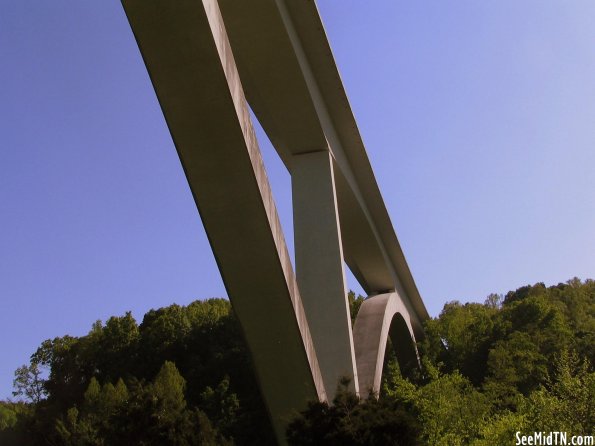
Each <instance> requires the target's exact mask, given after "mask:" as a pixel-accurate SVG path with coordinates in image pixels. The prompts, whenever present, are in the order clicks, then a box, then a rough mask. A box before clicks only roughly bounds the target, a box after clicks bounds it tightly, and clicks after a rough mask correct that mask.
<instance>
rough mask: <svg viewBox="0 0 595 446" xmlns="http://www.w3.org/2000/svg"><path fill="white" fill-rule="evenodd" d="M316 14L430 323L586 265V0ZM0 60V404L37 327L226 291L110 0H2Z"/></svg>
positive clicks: (53, 328) (281, 180)
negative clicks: (455, 308) (445, 311)
mask: <svg viewBox="0 0 595 446" xmlns="http://www.w3.org/2000/svg"><path fill="white" fill-rule="evenodd" d="M319 8H320V12H321V15H322V17H323V21H324V23H325V26H326V29H327V33H328V36H329V39H330V42H331V46H332V48H333V51H334V54H335V58H336V61H337V65H338V67H339V70H340V72H341V75H342V78H343V81H344V83H345V87H346V90H347V93H348V96H349V99H350V101H351V105H352V108H353V111H354V114H355V116H356V118H357V121H358V125H359V128H360V131H361V133H362V136H363V139H364V142H365V144H366V147H367V150H368V155H369V157H370V160H371V163H372V166H373V168H374V170H375V172H376V177H377V180H378V183H379V185H380V189H381V191H382V194H383V197H384V199H385V202H386V205H387V208H388V210H389V213H390V215H391V218H392V220H393V223H394V225H395V227H396V230H397V234H398V236H399V239H400V242H401V244H402V247H403V250H404V252H405V255H406V257H407V259H408V262H409V265H410V267H411V270H412V272H413V275H414V277H415V279H416V282H417V285H418V288H419V289H420V292H421V294H422V296H423V298H424V301H425V303H426V306H427V307H428V310H429V311H430V313H431V314H432V315H437V314H438V313H439V312H440V310H441V308H442V306H443V304H444V303H445V302H447V301H450V300H455V299H458V300H461V301H470V300H474V301H482V300H483V299H484V298H485V297H486V296H487V295H488V294H489V293H492V292H496V293H505V292H506V291H508V290H510V289H515V288H517V287H519V286H522V285H525V284H528V283H534V282H538V281H543V282H545V283H546V284H547V285H551V284H556V283H558V282H561V281H566V280H567V279H570V278H571V277H574V276H578V277H580V278H582V279H585V278H594V277H595V255H594V253H595V231H594V228H595V27H593V26H592V24H593V23H594V22H595V2H592V1H590V0H585V1H579V0H572V1H561V0H560V1H550V2H543V1H541V0H535V1H531V0H524V1H522V2H519V1H518V0H500V1H498V2H478V1H471V0H468V1H463V0H457V1H454V0H453V1H450V2H445V1H442V0H435V1H410V2H404V1H395V0H391V1H375V2H364V1H361V0H360V1H355V0H349V1H338V0H321V1H319ZM0 60H2V65H1V69H0V222H1V223H0V228H1V230H0V339H1V341H0V355H1V357H2V361H0V398H2V397H7V396H10V391H11V387H12V386H11V384H12V377H13V371H14V369H16V368H17V367H18V366H20V365H21V364H23V363H26V362H27V361H28V357H29V355H30V354H31V353H32V352H33V351H34V350H35V349H36V347H37V346H38V345H39V344H40V343H41V342H42V341H43V340H44V339H47V338H52V337H55V336H61V335H64V334H71V335H83V334H85V333H86V332H87V331H88V330H89V329H90V327H91V324H92V323H93V322H94V321H95V320H97V319H102V320H105V319H107V318H108V317H109V316H111V315H119V314H122V313H124V312H125V311H127V310H131V311H132V312H133V315H134V316H135V317H136V318H137V319H138V320H139V322H140V319H141V318H142V315H143V314H144V313H145V312H146V311H147V310H148V309H150V308H156V307H160V306H165V305H169V304H171V303H173V302H177V303H180V304H186V303H189V302H191V301H192V300H194V299H197V298H206V297H211V296H225V290H224V288H223V284H222V282H221V279H220V277H219V273H218V271H217V268H216V265H215V262H214V259H213V256H212V253H211V250H210V248H209V245H208V242H207V239H206V236H205V234H204V230H203V228H202V225H201V222H200V218H199V216H198V213H197V211H196V208H195V206H194V203H193V201H192V197H191V195H190V192H189V190H188V186H187V183H186V180H185V178H184V176H183V172H182V169H181V167H180V164H179V161H178V159H177V155H176V153H175V149H174V147H173V144H172V141H171V138H170V136H169V134H168V131H167V128H166V126H165V122H164V119H163V116H162V115H161V112H160V110H159V107H158V104H157V101H156V98H155V94H154V92H153V90H152V88H151V85H150V82H149V78H148V75H147V73H146V70H145V68H144V65H143V64H142V60H141V58H140V54H139V52H138V48H137V47H136V43H135V42H134V39H133V37H132V34H131V32H130V29H129V26H128V23H127V21H126V18H125V16H124V13H123V11H122V8H121V6H120V4H119V2H116V1H110V2H75V1H72V0H71V1H64V0H56V1H53V2H41V1H28V0H25V1H19V2H3V4H2V5H1V6H0ZM260 136H261V138H262V150H263V153H264V156H265V161H266V163H267V168H268V169H269V176H270V179H271V182H272V184H273V190H274V194H275V196H276V197H277V204H278V207H279V211H280V215H281V220H282V223H283V225H284V227H285V229H286V231H287V232H286V238H287V239H288V240H287V241H288V244H289V245H290V246H291V245H292V240H291V238H292V236H291V218H292V217H291V206H290V203H289V198H290V184H289V176H288V175H287V172H286V171H285V170H284V168H283V167H282V165H281V163H280V162H279V161H278V159H276V156H275V154H274V151H273V149H272V148H271V147H269V145H268V143H267V142H266V138H264V136H263V135H262V133H261V135H260ZM350 286H352V287H354V288H356V285H355V284H354V283H353V280H351V283H350ZM356 289H357V288H356Z"/></svg>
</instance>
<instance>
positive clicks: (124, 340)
mask: <svg viewBox="0 0 595 446" xmlns="http://www.w3.org/2000/svg"><path fill="white" fill-rule="evenodd" d="M44 371H47V376H44V373H43V372H44ZM15 378H16V379H15V393H16V394H17V395H15V396H20V397H22V398H24V399H25V400H26V401H28V403H27V404H23V403H16V404H15V403H7V402H4V403H3V404H2V405H1V406H0V444H2V445H8V444H19V445H72V446H74V445H76V446H78V445H126V446H130V445H195V444H205V445H211V444H234V443H235V444H274V440H273V434H272V428H271V427H270V425H269V421H268V415H267V412H266V409H265V407H264V406H263V403H262V401H261V398H260V394H259V388H258V384H257V382H256V379H255V376H254V373H253V370H252V366H251V363H250V359H249V355H248V352H247V348H246V345H245V343H244V341H243V338H242V335H241V332H240V327H239V324H238V322H237V320H236V318H235V317H234V315H233V313H232V311H231V306H230V304H229V302H228V301H226V300H224V299H209V300H205V301H196V302H193V303H191V304H190V305H188V306H179V305H175V304H174V305H171V306H169V307H166V308H161V309H158V310H150V311H149V312H148V313H147V314H145V316H144V318H143V321H142V323H141V324H140V325H139V324H137V322H136V321H135V320H134V318H133V317H132V315H131V314H130V313H126V314H125V315H124V316H119V317H111V318H110V319H108V321H107V322H106V323H105V325H103V324H102V323H101V322H99V321H98V322H96V323H95V324H94V325H93V327H92V328H91V331H90V332H89V333H88V334H87V335H86V336H82V337H72V336H63V337H59V338H55V339H51V340H46V341H44V342H43V343H42V344H41V346H40V347H39V348H38V349H37V351H36V352H35V353H33V355H32V356H31V363H30V364H29V365H28V366H23V367H21V368H19V369H18V370H17V371H16V373H15ZM11 442H12V443H11Z"/></svg>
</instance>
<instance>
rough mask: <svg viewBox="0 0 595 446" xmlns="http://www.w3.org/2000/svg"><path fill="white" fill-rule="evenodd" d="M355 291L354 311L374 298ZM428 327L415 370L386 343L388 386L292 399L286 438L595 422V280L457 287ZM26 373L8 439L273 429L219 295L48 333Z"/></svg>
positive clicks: (387, 439) (469, 440) (584, 428)
mask: <svg viewBox="0 0 595 446" xmlns="http://www.w3.org/2000/svg"><path fill="white" fill-rule="evenodd" d="M348 297H349V303H350V310H351V317H352V321H353V320H355V317H356V316H357V312H358V310H359V308H360V306H361V304H362V303H363V302H364V298H363V297H361V296H357V297H356V296H355V294H354V293H349V296H348ZM425 333H426V337H425V339H423V340H422V341H421V342H420V343H418V350H419V353H420V359H421V368H420V370H418V371H417V373H415V374H413V375H411V376H409V375H408V378H407V379H406V378H404V377H403V376H402V375H401V373H400V370H399V366H398V362H397V358H396V357H395V355H394V354H393V353H392V352H391V351H388V352H387V355H386V364H385V370H384V374H383V384H382V391H381V394H380V395H379V396H378V398H376V396H370V397H368V398H361V399H360V398H359V397H358V396H356V395H354V394H352V393H350V392H349V390H348V382H347V381H343V382H342V384H341V386H340V387H339V389H338V391H337V393H336V398H335V399H334V400H333V402H332V404H328V403H321V402H312V403H310V404H309V405H308V408H307V409H306V410H305V411H304V412H302V413H301V414H296V417H295V419H294V420H293V421H291V422H290V423H289V427H288V431H287V435H288V441H289V442H290V444H294V445H313V444H329V445H333V444H341V445H360V444H361V445H364V444H365V445H375V444H383V445H384V444H395V445H418V444H427V445H439V446H462V445H472V446H491V445H500V444H512V443H513V442H514V438H515V437H514V435H515V432H518V431H520V432H524V433H530V432H533V431H545V432H548V431H566V432H573V433H576V434H588V433H591V432H592V428H593V426H594V425H595V372H594V370H593V366H594V363H595V357H594V355H595V348H594V346H595V282H594V281H592V280H586V281H584V282H582V281H580V280H578V279H572V280H570V281H568V282H567V283H565V284H558V285H556V286H552V287H549V288H548V287H546V286H544V285H543V284H540V283H538V284H536V285H533V286H526V287H521V288H519V289H517V290H516V291H511V292H509V293H507V294H506V295H504V296H502V295H497V294H492V295H490V296H488V298H487V299H486V300H485V302H484V303H483V304H479V303H466V304H462V303H460V302H457V301H453V302H449V303H447V304H446V305H445V306H444V309H443V311H442V312H441V314H440V316H439V317H438V318H435V319H431V320H429V321H426V323H425ZM388 348H390V345H389V347H388ZM287 385H291V383H287ZM14 387H15V392H14V396H15V397H18V398H20V399H21V400H20V401H16V402H12V401H3V402H0V444H2V445H8V446H10V445H21V444H27V445H33V446H35V445H46V444H53V445H72V446H75V445H76V446H79V445H115V446H119V445H130V444H138V445H214V444H240V445H241V444H265V445H266V444H274V439H273V434H272V429H271V427H270V425H269V422H268V417H267V414H266V410H265V409H264V406H263V403H262V401H261V398H260V394H259V391H258V385H257V382H256V379H255V376H254V373H253V369H252V365H251V361H250V358H249V354H248V350H247V348H246V345H245V343H244V341H243V338H242V335H241V329H240V326H239V324H238V322H237V320H236V318H235V317H234V315H233V312H232V311H231V307H230V304H229V302H227V301H225V300H223V299H210V300H207V301H197V302H193V303H192V304H190V305H188V306H180V305H176V304H174V305H171V306H169V307H166V308H160V309H157V310H150V311H149V312H148V313H147V314H146V315H145V316H144V318H143V320H142V322H141V323H140V324H137V322H136V321H135V320H134V318H133V317H132V315H131V314H130V313H126V314H124V315H123V316H115V317H111V318H109V319H108V320H107V322H106V323H105V324H102V323H101V322H99V321H98V322H96V323H95V324H93V326H92V328H91V330H90V331H89V333H88V334H87V335H86V336H81V337H72V336H63V337H57V338H54V339H48V340H45V341H43V342H42V343H41V345H40V347H39V348H38V349H37V350H36V351H35V352H34V353H33V355H32V356H31V361H30V364H29V365H24V366H22V367H20V368H19V369H17V371H16V372H15V380H14Z"/></svg>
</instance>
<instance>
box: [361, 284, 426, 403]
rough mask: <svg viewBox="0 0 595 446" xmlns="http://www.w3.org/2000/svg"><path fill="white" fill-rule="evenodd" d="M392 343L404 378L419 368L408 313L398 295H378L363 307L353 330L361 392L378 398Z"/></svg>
mask: <svg viewBox="0 0 595 446" xmlns="http://www.w3.org/2000/svg"><path fill="white" fill-rule="evenodd" d="M389 337H390V339H391V343H392V345H393V349H394V350H395V353H396V355H397V360H398V361H399V366H400V368H401V371H402V372H403V374H404V375H407V374H408V373H410V371H411V370H412V369H414V368H416V367H418V366H419V356H418V353H417V348H416V346H415V334H414V331H413V328H412V326H411V318H410V316H409V312H408V311H407V308H406V306H405V304H404V303H403V301H402V300H401V297H400V296H399V295H398V293H386V294H379V295H377V296H373V297H370V298H368V299H366V300H365V301H364V303H363V304H362V306H361V308H360V310H359V313H358V315H357V318H356V320H355V326H354V329H353V343H354V347H355V360H356V363H357V374H358V378H359V388H360V392H362V396H364V397H365V396H367V395H366V393H367V392H372V393H374V394H378V392H379V391H380V383H381V381H382V367H383V365H384V356H385V353H386V344H387V342H388V339H389Z"/></svg>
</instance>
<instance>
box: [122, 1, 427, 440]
mask: <svg viewBox="0 0 595 446" xmlns="http://www.w3.org/2000/svg"><path fill="white" fill-rule="evenodd" d="M122 3H123V6H124V9H125V11H126V14H127V16H128V20H129V22H130V25H131V28H132V31H133V32H134V36H135V38H136V40H137V43H138V46H139V48H140V51H141V53H142V56H143V58H144V62H145V64H146V66H147V70H148V72H149V75H150V77H151V81H152V83H153V86H154V88H155V91H156V93H157V97H158V99H159V103H160V105H161V108H162V110H163V114H164V116H165V119H166V121H167V124H168V126H169V130H170V132H171V135H172V138H173V141H174V143H175V146H176V149H177V151H178V154H179V157H180V161H181V163H182V166H183V168H184V172H185V174H186V177H187V179H188V183H189V185H190V188H191V190H192V194H193V196H194V199H195V202H196V205H197V208H198V211H199V213H200V216H201V218H202V221H203V224H204V227H205V230H206V233H207V236H208V238H209V241H210V243H211V247H212V249H213V253H214V255H215V258H216V261H217V264H218V266H219V269H220V271H221V275H222V277H223V282H224V284H225V287H226V289H227V291H228V293H229V297H230V300H231V303H232V305H233V308H234V311H235V312H236V314H237V316H238V318H239V320H240V323H241V326H242V329H243V332H244V335H245V338H246V340H247V343H248V346H249V348H250V351H251V354H252V358H253V362H254V366H255V369H256V373H257V376H258V380H259V383H260V386H261V391H262V394H263V397H264V400H265V402H266V404H267V407H268V410H269V413H270V415H271V419H272V422H273V426H274V428H275V431H276V435H277V438H278V440H279V442H280V443H284V442H285V426H286V423H287V421H288V420H289V419H290V418H291V417H292V415H293V414H295V411H297V410H301V409H303V408H305V406H306V402H307V401H309V400H314V399H319V400H329V401H330V400H332V398H333V395H334V393H335V391H336V387H337V383H338V380H339V379H340V378H341V377H343V376H347V377H349V378H351V382H352V386H353V390H354V391H356V392H359V393H361V394H362V395H363V396H366V395H368V393H369V392H370V391H373V392H378V390H379V386H380V379H381V374H382V365H383V361H384V353H385V349H386V343H387V339H388V338H389V337H390V338H391V339H392V345H393V346H394V348H395V350H396V353H397V358H398V360H399V363H400V366H401V368H402V369H403V370H407V369H409V368H411V367H415V366H416V364H417V350H416V348H415V340H416V339H419V338H420V337H421V336H423V332H422V322H423V320H424V319H426V318H428V313H427V311H426V309H425V307H424V304H423V302H422V300H421V297H420V295H419V292H418V290H417V288H416V286H415V283H414V281H413V278H412V276H411V273H410V271H409V268H408V266H407V263H406V261H405V257H404V256H403V252H402V250H401V247H400V245H399V242H398V240H397V237H396V235H395V231H394V229H393V226H392V223H391V221H390V218H389V216H388V213H387V210H386V208H385V205H384V202H383V200H382V197H381V195H380V191H379V189H378V185H377V183H376V180H375V178H374V174H373V172H372V168H371V166H370V162H369V160H368V157H367V155H366V151H365V149H364V146H363V143H362V140H361V137H360V134H359V131H358V129H357V125H356V123H355V119H354V117H353V114H352V112H351V108H350V106H349V102H348V100H347V96H346V94H345V91H344V89H343V85H342V82H341V80H340V77H339V73H338V71H337V67H336V65H335V62H334V59H333V56H332V53H331V49H330V47H329V43H328V40H327V38H326V35H325V32H324V28H323V25H322V22H321V20H320V16H319V14H318V11H317V9H316V5H315V3H314V2H313V1H312V0H250V1H234V0H219V1H217V0H176V1H172V0H122ZM249 106H250V107H251V108H252V110H253V111H254V114H255V115H256V117H257V118H258V120H259V122H260V124H261V125H262V127H263V129H264V130H265V131H266V133H267V135H268V137H269V138H270V140H271V142H272V143H273V145H274V147H275V149H276V150H277V152H278V154H279V156H280V158H281V159H282V161H283V163H284V164H285V166H286V167H287V169H288V171H289V172H290V174H291V181H292V201H293V215H294V232H295V233H294V238H295V263H296V265H295V269H296V271H295V272H294V271H293V266H292V263H291V261H290V257H289V254H288V251H287V247H286V244H285V238H284V235H283V232H282V230H281V225H280V223H279V218H278V215H277V211H276V207H275V203H274V201H273V198H272V194H271V188H270V185H269V182H268V180H267V176H266V172H265V169H264V164H263V161H262V158H261V154H260V150H259V147H258V142H257V140H256V136H255V133H254V129H253V126H252V122H251V118H250V114H249V108H248V107H249ZM344 262H345V263H346V264H347V265H348V266H349V268H350V269H351V271H352V272H353V274H354V275H355V277H356V278H357V280H358V281H359V283H360V284H361V286H362V287H363V289H364V290H365V291H366V293H368V295H369V296H370V297H369V298H368V299H367V300H366V301H365V302H364V304H363V305H362V307H361V309H360V312H359V314H358V317H357V320H356V322H355V326H354V327H353V328H352V326H351V319H350V315H349V306H348V302H347V298H346V282H345V271H344Z"/></svg>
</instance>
